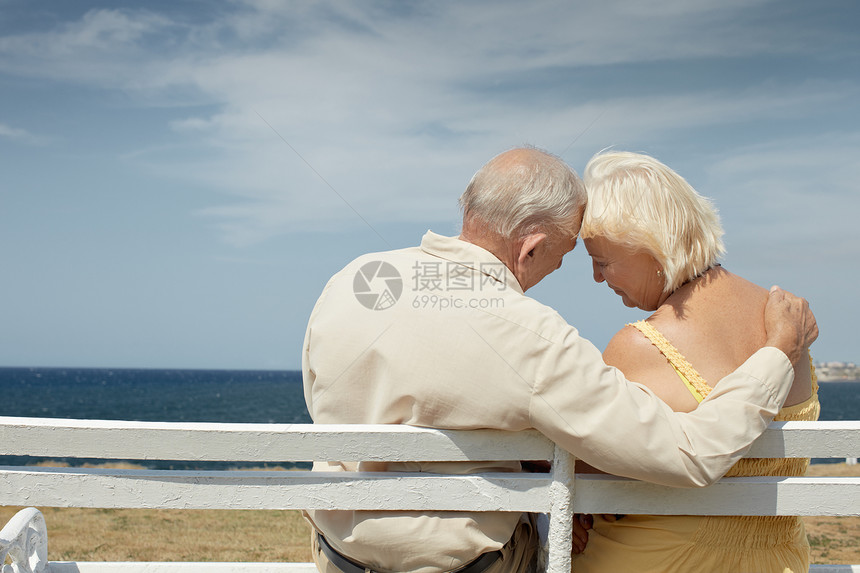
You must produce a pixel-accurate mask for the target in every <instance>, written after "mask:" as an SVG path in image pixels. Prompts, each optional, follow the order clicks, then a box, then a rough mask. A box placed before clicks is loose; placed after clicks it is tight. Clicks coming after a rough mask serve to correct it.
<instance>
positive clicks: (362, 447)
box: [0, 417, 555, 462]
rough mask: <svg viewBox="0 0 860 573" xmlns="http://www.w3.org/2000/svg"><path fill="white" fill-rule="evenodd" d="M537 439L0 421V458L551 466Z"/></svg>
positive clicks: (547, 447)
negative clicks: (523, 462)
mask: <svg viewBox="0 0 860 573" xmlns="http://www.w3.org/2000/svg"><path fill="white" fill-rule="evenodd" d="M554 447H555V446H554V444H553V443H552V442H551V441H550V440H548V439H547V438H545V437H544V436H543V435H541V434H540V433H539V432H537V431H534V430H530V431H524V432H503V431H499V430H435V429H431V428H417V427H414V426H400V425H381V424H372V425H371V424H367V425H326V426H321V425H314V424H215V423H192V422H184V423H178V422H177V423H174V422H129V421H117V420H71V419H54V418H14V417H0V455H18V456H20V455H28V456H39V457H58V458H59V457H62V458H67V457H77V458H99V459H135V460H186V461H201V462H203V461H258V462H282V461H293V462H297V461H314V460H340V461H468V460H472V461H492V460H524V459H528V460H552V456H553V450H554Z"/></svg>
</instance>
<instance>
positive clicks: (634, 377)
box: [603, 325, 697, 412]
mask: <svg viewBox="0 0 860 573" xmlns="http://www.w3.org/2000/svg"><path fill="white" fill-rule="evenodd" d="M603 359H604V360H605V361H606V363H607V364H609V365H611V366H615V367H616V368H618V369H619V370H621V372H623V373H624V376H625V377H626V378H627V379H628V380H630V381H631V382H638V383H640V384H642V385H643V386H646V387H647V388H649V389H650V390H651V391H652V392H654V393H655V394H656V395H657V396H658V397H659V398H660V399H661V400H663V401H664V402H666V403H667V404H668V405H669V406H670V407H671V408H672V409H673V410H676V411H682V412H688V411H690V410H692V409H694V408H695V407H696V404H697V403H696V401H695V400H694V399H693V397H692V395H691V394H690V393H689V391H687V390H686V387H685V386H684V385H683V383H681V381H680V378H679V377H678V374H677V373H676V372H675V370H674V369H673V368H672V365H671V364H670V363H669V361H668V360H667V359H666V357H665V356H663V354H662V353H661V352H660V350H658V349H657V347H656V346H654V344H653V343H652V342H651V341H650V340H649V339H648V338H646V337H645V335H644V334H642V333H641V332H640V331H639V330H638V329H636V328H635V327H633V326H630V325H627V326H625V327H624V328H622V329H621V330H620V331H618V333H617V334H616V335H615V336H614V337H613V338H612V340H611V341H610V342H609V345H608V346H607V347H606V351H605V352H604V354H603Z"/></svg>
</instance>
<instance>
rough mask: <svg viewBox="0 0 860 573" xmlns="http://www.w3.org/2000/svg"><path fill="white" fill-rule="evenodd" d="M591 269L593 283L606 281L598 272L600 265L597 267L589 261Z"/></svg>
mask: <svg viewBox="0 0 860 573" xmlns="http://www.w3.org/2000/svg"><path fill="white" fill-rule="evenodd" d="M591 269H592V271H593V272H594V282H596V283H602V282H603V281H605V280H606V279H605V278H603V273H602V272H600V265H598V264H597V263H596V262H594V261H591Z"/></svg>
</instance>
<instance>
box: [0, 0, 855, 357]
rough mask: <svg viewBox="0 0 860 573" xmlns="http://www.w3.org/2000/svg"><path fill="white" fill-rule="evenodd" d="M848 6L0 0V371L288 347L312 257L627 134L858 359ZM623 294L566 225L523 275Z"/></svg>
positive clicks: (560, 297) (395, 238)
mask: <svg viewBox="0 0 860 573" xmlns="http://www.w3.org/2000/svg"><path fill="white" fill-rule="evenodd" d="M858 29H860V3H857V2H855V1H853V0H843V1H835V0H822V1H820V2H814V3H813V2H807V1H796V0H776V1H770V0H720V1H716V0H708V1H703V0H657V1H654V2H643V1H640V0H606V1H602V2H569V3H560V2H555V1H541V0H538V1H532V2H520V1H517V2H485V1H475V2H451V1H440V2H399V1H393V0H392V1H361V2H359V1H357V2H345V1H343V2H332V1H326V0H321V1H313V2H311V1H283V2H277V1H275V0H228V1H225V0H214V1H209V0H207V1H203V0H197V1H195V0H190V1H152V2H127V1H126V2H123V1H102V2H100V1H96V0H68V1H60V0H53V1H44V2H29V1H27V0H0V102H2V105H0V264H2V271H0V273H2V274H0V277H2V281H0V285H2V286H0V366H57V367H111V368H120V367H132V368H212V369H298V368H300V367H301V347H302V339H303V336H304V331H305V325H306V323H307V319H308V316H309V315H310V312H311V309H312V308H313V305H314V302H315V301H316V298H317V297H318V296H319V293H320V291H321V290H322V288H323V286H324V285H325V283H326V281H327V280H328V279H329V277H330V276H331V275H332V274H334V273H335V272H337V271H338V270H339V269H340V268H342V267H343V266H344V265H345V264H346V263H347V262H349V261H350V260H352V259H353V258H355V257H356V256H358V255H360V254H363V253H367V252H376V251H384V250H388V249H393V248H402V247H408V246H414V245H417V244H418V243H419V241H420V238H421V236H422V235H423V234H424V232H425V231H426V230H428V229H433V230H434V231H436V232H438V233H441V234H447V235H455V234H457V233H458V231H459V216H460V213H459V211H458V208H457V198H458V197H459V195H460V194H461V193H462V191H463V189H464V188H465V186H466V185H467V183H468V181H469V179H470V178H471V176H472V175H473V174H474V172H475V171H477V170H478V169H479V168H480V167H481V165H483V164H484V163H485V162H486V161H488V160H489V159H490V158H491V157H493V156H494V155H496V154H498V153H500V152H502V151H505V150H507V149H509V148H511V147H515V146H520V145H533V146H537V147H539V148H542V149H545V150H547V151H550V152H552V153H554V154H556V155H559V156H560V157H562V158H563V159H564V160H565V161H567V162H568V163H569V164H570V165H571V167H572V168H573V169H575V170H576V171H577V172H578V173H582V170H583V168H584V167H585V164H586V162H587V161H588V159H589V158H590V157H591V156H592V155H594V154H595V153H597V152H599V151H600V150H602V149H606V148H610V147H611V148H613V149H618V150H628V151H637V152H642V153H648V154H650V155H653V156H655V157H657V158H659V159H660V160H661V161H663V162H664V163H666V164H667V165H669V166H670V167H672V168H673V169H675V170H676V171H677V172H678V173H680V174H681V175H682V176H684V177H685V178H686V179H687V180H688V181H689V182H690V183H691V184H692V185H693V186H694V187H695V188H696V189H697V190H698V191H699V192H700V193H702V194H703V195H706V196H708V197H710V198H711V199H712V200H713V201H714V202H715V204H716V205H717V207H718V208H719V210H720V216H721V218H722V222H723V225H724V227H725V231H726V235H725V237H724V239H725V242H726V247H727V254H726V255H725V257H724V258H723V261H722V262H723V265H724V266H725V267H726V268H727V269H729V270H731V271H733V272H735V273H737V274H740V275H742V276H744V277H746V278H748V279H749V280H751V281H753V282H755V283H757V284H760V285H762V286H770V285H771V284H779V285H780V286H782V287H783V288H785V289H787V290H790V291H792V292H795V293H797V294H800V295H802V296H804V297H805V298H807V299H808V300H809V302H810V304H811V307H812V309H813V311H814V312H815V314H816V317H817V320H818V323H819V327H820V330H821V335H820V337H819V339H818V341H817V342H816V343H815V344H814V345H813V347H812V352H813V357H814V358H815V360H817V361H854V362H860V344H858V340H857V335H856V331H857V325H858V324H860V304H858V300H857V291H858V288H857V286H858V284H860V265H858V262H860V219H858V215H860V189H858V181H860V159H858V158H860V34H858V33H857V30H858ZM529 295H532V296H534V297H535V298H537V299H538V300H540V301H541V302H544V303H545V304H548V305H550V306H552V307H554V308H555V309H557V310H558V311H559V312H560V313H561V314H562V316H564V317H565V319H567V320H568V322H570V323H571V324H573V325H574V326H575V327H576V328H577V329H579V331H580V333H581V334H582V335H583V336H585V337H587V338H589V339H591V340H592V341H593V342H594V343H595V344H596V345H597V346H598V347H599V348H603V347H604V346H605V345H606V343H607V342H608V341H609V339H610V338H611V337H612V335H613V334H614V333H615V332H616V331H617V330H618V329H620V328H621V327H622V326H623V325H624V324H625V323H626V322H630V321H633V320H637V319H639V318H642V317H644V316H645V313H643V312H641V311H638V310H635V309H634V310H631V309H628V308H626V307H624V306H623V305H622V304H621V302H620V299H619V298H618V296H617V295H615V294H614V293H613V292H612V291H611V290H609V289H608V288H607V287H606V286H605V285H602V284H601V285H598V284H595V283H594V282H593V280H592V274H591V263H590V260H589V258H588V256H587V253H586V252H585V249H584V248H583V247H581V246H580V247H578V248H576V249H575V250H574V251H573V252H572V253H571V254H569V255H568V256H567V257H566V258H565V262H564V265H563V266H562V268H561V269H560V270H558V271H556V272H555V273H553V274H552V275H550V276H549V277H548V278H547V279H545V280H544V281H543V282H542V283H541V284H540V285H538V286H537V287H535V288H534V289H532V290H530V291H529Z"/></svg>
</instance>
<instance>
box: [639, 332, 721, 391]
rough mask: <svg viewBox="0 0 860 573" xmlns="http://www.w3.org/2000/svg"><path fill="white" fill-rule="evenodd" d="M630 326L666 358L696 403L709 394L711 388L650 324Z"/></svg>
mask: <svg viewBox="0 0 860 573" xmlns="http://www.w3.org/2000/svg"><path fill="white" fill-rule="evenodd" d="M630 326H632V327H633V328H635V329H637V330H638V331H639V332H641V333H642V334H644V335H645V337H646V338H647V339H648V340H650V341H651V344H653V345H654V346H656V347H657V350H659V351H660V353H661V354H663V356H665V357H666V359H667V360H668V361H669V364H671V365H672V368H674V369H675V372H677V373H678V377H679V378H681V381H682V382H683V383H684V385H685V386H686V387H687V389H688V390H689V391H690V393H691V394H692V395H693V397H694V398H695V399H696V401H697V402H701V401H702V400H704V399H705V398H706V397H707V395H708V394H710V393H711V390H712V388H711V387H710V386H709V385H708V383H707V382H705V379H704V378H702V375H701V374H699V373H698V372H697V371H696V369H695V368H693V365H692V364H690V363H689V362H688V361H687V359H686V358H684V356H683V355H682V354H681V353H680V352H678V349H677V348H675V346H674V345H673V344H672V343H671V342H669V341H668V340H666V337H665V336H663V335H662V334H661V333H660V331H659V330H657V329H656V328H654V326H653V325H652V324H651V323H650V322H646V321H644V320H637V321H636V322H633V323H630Z"/></svg>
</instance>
